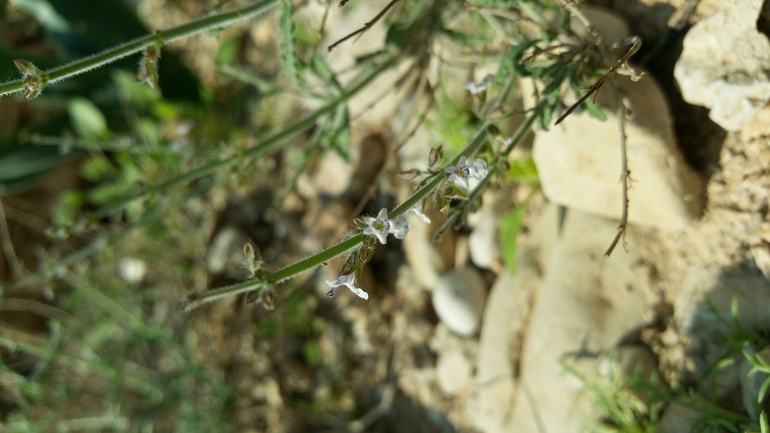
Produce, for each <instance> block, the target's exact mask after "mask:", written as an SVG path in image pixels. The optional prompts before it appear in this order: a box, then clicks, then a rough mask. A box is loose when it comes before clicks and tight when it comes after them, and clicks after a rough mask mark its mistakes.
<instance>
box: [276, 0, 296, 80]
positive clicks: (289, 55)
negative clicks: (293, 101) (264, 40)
mask: <svg viewBox="0 0 770 433" xmlns="http://www.w3.org/2000/svg"><path fill="white" fill-rule="evenodd" d="M293 13H294V5H293V4H292V2H291V0H281V16H280V18H279V19H278V33H279V34H280V36H281V60H282V61H283V66H284V67H285V68H286V73H287V74H288V75H289V79H290V80H291V82H292V84H294V85H295V86H297V87H299V85H300V83H299V74H298V73H297V52H296V47H295V41H294V24H293V23H292V22H291V16H292V14H293Z"/></svg>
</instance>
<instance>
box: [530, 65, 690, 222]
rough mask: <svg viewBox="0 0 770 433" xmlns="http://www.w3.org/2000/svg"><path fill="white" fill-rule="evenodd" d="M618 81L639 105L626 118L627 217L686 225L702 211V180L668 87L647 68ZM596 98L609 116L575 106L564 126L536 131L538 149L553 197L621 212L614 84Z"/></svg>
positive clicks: (611, 214) (606, 212) (605, 212)
mask: <svg viewBox="0 0 770 433" xmlns="http://www.w3.org/2000/svg"><path fill="white" fill-rule="evenodd" d="M615 82H616V83H617V85H618V86H619V87H620V88H621V89H622V90H623V91H624V92H625V93H626V94H627V95H628V97H629V99H630V102H631V108H632V110H633V113H634V115H633V117H632V118H631V119H628V120H627V121H626V136H627V140H626V148H627V160H628V168H629V170H630V171H631V179H632V182H631V188H630V189H629V192H628V197H629V200H630V205H629V222H630V223H632V224H638V225H641V226H646V227H658V228H664V229H681V228H685V227H687V226H689V225H690V224H691V223H692V222H693V220H695V219H697V218H698V217H699V216H700V213H701V207H702V198H701V191H702V189H703V185H702V180H701V178H700V177H699V176H698V175H697V174H696V173H695V172H694V171H693V170H692V169H691V168H690V167H689V166H688V165H687V163H686V162H685V161H684V159H683V158H682V155H681V153H680V151H679V149H678V148H677V144H676V139H675V137H674V132H673V128H672V125H671V113H670V112H669V109H668V106H667V104H666V100H665V98H664V96H663V93H662V92H661V90H660V88H659V87H658V85H657V84H656V83H655V81H653V79H652V78H651V77H649V76H645V77H644V78H642V79H641V80H640V81H637V82H632V81H631V80H630V79H629V78H628V77H623V76H617V77H615ZM596 101H597V103H598V104H599V105H601V106H602V107H603V111H604V114H605V115H606V116H607V120H606V121H604V122H602V121H599V120H597V119H595V118H593V117H591V116H589V115H588V113H586V112H580V113H572V114H571V115H570V116H569V117H567V119H565V120H564V122H562V123H561V124H560V125H559V126H554V127H551V128H550V130H548V131H538V132H537V135H536V136H535V142H534V149H533V157H534V159H535V163H536V164H537V168H538V172H539V175H540V182H541V184H542V187H543V192H544V194H545V195H546V197H548V199H549V200H551V201H553V202H555V203H559V204H562V205H564V206H567V207H569V208H573V209H578V210H582V211H585V212H591V213H594V214H597V215H601V216H604V217H607V218H614V219H619V218H620V214H621V211H622V201H621V194H622V191H621V185H620V182H618V178H619V176H620V167H621V161H620V138H619V133H618V119H617V116H616V109H615V98H614V96H613V94H612V90H611V89H610V88H609V86H605V87H604V88H602V90H600V91H599V94H598V97H597V100H596Z"/></svg>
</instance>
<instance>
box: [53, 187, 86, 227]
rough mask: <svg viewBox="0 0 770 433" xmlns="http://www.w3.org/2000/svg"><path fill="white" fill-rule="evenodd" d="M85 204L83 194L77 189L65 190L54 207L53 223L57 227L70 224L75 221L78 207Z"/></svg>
mask: <svg viewBox="0 0 770 433" xmlns="http://www.w3.org/2000/svg"><path fill="white" fill-rule="evenodd" d="M82 204H83V195H82V194H81V193H80V192H76V191H65V192H63V193H61V194H60V195H59V197H58V199H57V203H56V206H55V207H54V209H53V215H52V218H53V224H54V226H56V227H66V226H70V225H72V224H73V223H74V222H75V216H76V214H77V211H78V209H80V206H81V205H82Z"/></svg>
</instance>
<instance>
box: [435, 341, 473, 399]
mask: <svg viewBox="0 0 770 433" xmlns="http://www.w3.org/2000/svg"><path fill="white" fill-rule="evenodd" d="M472 369H473V365H472V364H471V361H470V360H469V359H468V358H467V357H466V356H465V355H463V353H462V352H461V351H460V350H449V351H444V352H441V353H440V354H439V356H438V360H437V361H436V380H437V381H438V386H439V388H440V389H441V392H443V393H444V394H446V395H450V396H451V395H455V394H457V392H459V391H460V390H461V389H463V388H464V387H465V386H466V385H467V384H468V382H469V381H470V378H471V370H472Z"/></svg>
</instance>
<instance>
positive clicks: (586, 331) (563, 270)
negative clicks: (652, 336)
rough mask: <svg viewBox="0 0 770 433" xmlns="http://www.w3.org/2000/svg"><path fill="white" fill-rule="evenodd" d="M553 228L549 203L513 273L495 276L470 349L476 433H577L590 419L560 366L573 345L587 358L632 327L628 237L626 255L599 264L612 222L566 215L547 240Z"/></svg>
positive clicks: (638, 306)
mask: <svg viewBox="0 0 770 433" xmlns="http://www.w3.org/2000/svg"><path fill="white" fill-rule="evenodd" d="M557 222H558V216H557V212H556V211H555V209H554V206H549V207H548V208H547V210H546V211H545V212H543V214H541V216H540V217H539V218H538V221H536V222H535V224H534V226H533V228H532V230H531V232H530V234H529V235H528V237H527V239H525V240H524V241H523V242H522V243H521V249H520V252H519V261H518V263H519V267H518V271H517V274H516V276H515V277H513V278H511V277H508V276H507V274H501V275H500V276H499V277H498V281H496V282H495V285H494V287H493V288H492V292H491V294H490V299H489V302H488V303H487V309H486V311H485V317H484V323H483V328H482V333H481V339H480V343H479V352H478V359H477V367H476V368H477V378H476V381H477V386H478V395H477V397H476V399H475V400H474V401H473V402H472V404H471V405H470V406H469V411H471V413H473V414H475V417H474V418H475V420H474V421H475V423H476V425H477V426H478V427H479V428H480V429H481V430H482V431H484V432H487V433H493V432H511V431H521V432H537V431H554V432H556V431H558V432H580V431H583V430H582V429H583V427H584V426H585V425H586V423H589V422H591V421H592V420H593V419H594V418H595V416H596V414H595V413H594V409H593V408H592V404H591V397H590V396H589V395H588V394H587V393H584V392H581V390H582V389H583V385H582V383H581V382H580V381H579V380H577V379H576V378H574V377H571V376H569V375H566V374H565V373H564V371H563V368H562V365H561V364H560V359H561V358H562V357H563V356H564V355H565V354H567V353H570V352H576V351H579V350H580V349H581V343H582V344H584V345H585V347H584V349H586V350H587V351H589V352H598V351H603V350H606V349H608V348H610V347H612V346H613V345H614V344H615V343H616V342H617V341H618V340H619V338H620V337H621V336H622V335H623V334H625V333H626V332H628V331H629V330H631V329H633V328H634V327H636V326H638V325H639V324H640V323H641V321H642V313H643V311H644V308H645V298H644V295H643V293H642V292H641V289H640V287H639V285H638V281H637V278H636V275H635V274H634V272H633V267H634V264H635V263H636V262H637V261H638V260H639V256H638V254H637V253H636V252H634V244H633V240H632V239H630V237H629V239H628V241H629V245H628V248H629V251H630V252H629V253H625V252H623V251H616V252H615V254H613V255H612V256H611V257H610V258H609V259H605V258H603V256H602V253H603V251H604V249H605V248H606V246H607V245H606V244H607V242H608V240H609V239H608V238H607V236H606V234H607V233H612V232H613V231H614V227H615V225H616V223H615V222H612V221H609V220H607V219H604V218H600V217H596V216H592V215H589V214H585V213H583V212H578V211H572V210H570V211H568V213H567V216H566V220H565V222H564V226H563V228H562V232H561V235H560V237H559V238H558V239H556V233H557ZM541 272H542V273H543V275H542V277H541V276H540V273H541ZM585 360H586V361H590V362H589V363H590V364H592V363H593V362H592V361H591V360H590V359H585ZM579 364H581V365H582V367H591V366H590V365H584V364H585V363H584V362H581V363H579ZM589 369H590V368H589ZM582 370H585V368H581V371H582Z"/></svg>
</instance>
